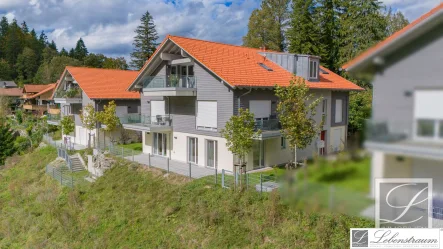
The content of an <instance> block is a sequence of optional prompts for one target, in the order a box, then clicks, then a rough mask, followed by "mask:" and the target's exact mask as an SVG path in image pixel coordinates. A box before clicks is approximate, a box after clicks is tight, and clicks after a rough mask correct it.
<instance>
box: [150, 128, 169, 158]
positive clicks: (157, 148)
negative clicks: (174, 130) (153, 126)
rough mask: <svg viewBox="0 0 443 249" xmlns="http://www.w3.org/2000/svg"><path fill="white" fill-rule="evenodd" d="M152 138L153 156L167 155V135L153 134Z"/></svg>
mask: <svg viewBox="0 0 443 249" xmlns="http://www.w3.org/2000/svg"><path fill="white" fill-rule="evenodd" d="M153 136H154V148H153V154H154V155H159V156H166V155H167V148H168V147H167V135H166V134H165V133H156V132H154V133H153Z"/></svg>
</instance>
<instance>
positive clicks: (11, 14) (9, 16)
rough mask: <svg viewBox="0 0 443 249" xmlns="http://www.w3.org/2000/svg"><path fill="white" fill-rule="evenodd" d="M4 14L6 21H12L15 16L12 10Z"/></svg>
mask: <svg viewBox="0 0 443 249" xmlns="http://www.w3.org/2000/svg"><path fill="white" fill-rule="evenodd" d="M5 16H6V18H7V19H8V22H12V20H14V18H15V15H14V12H8V13H6V15H5Z"/></svg>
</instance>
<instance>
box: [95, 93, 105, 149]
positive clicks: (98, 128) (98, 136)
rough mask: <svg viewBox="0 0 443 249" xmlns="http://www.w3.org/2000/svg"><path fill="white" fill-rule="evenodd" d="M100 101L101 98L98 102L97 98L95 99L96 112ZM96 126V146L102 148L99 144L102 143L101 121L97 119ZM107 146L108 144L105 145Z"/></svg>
mask: <svg viewBox="0 0 443 249" xmlns="http://www.w3.org/2000/svg"><path fill="white" fill-rule="evenodd" d="M100 102H102V100H101V99H100V100H98V102H97V100H95V101H94V103H95V112H96V113H97V111H98V103H100ZM95 128H96V131H95V133H96V134H97V143H96V145H95V147H96V148H97V147H98V149H99V150H100V145H99V143H100V125H99V122H98V121H96V124H95ZM105 145H106V144H105ZM105 147H106V146H105Z"/></svg>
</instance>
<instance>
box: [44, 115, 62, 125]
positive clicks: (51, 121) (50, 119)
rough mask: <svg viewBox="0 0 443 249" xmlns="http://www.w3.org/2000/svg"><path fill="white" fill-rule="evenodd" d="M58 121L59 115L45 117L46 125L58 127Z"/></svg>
mask: <svg viewBox="0 0 443 249" xmlns="http://www.w3.org/2000/svg"><path fill="white" fill-rule="evenodd" d="M60 119H61V115H60V114H48V115H46V120H47V122H48V124H51V125H60Z"/></svg>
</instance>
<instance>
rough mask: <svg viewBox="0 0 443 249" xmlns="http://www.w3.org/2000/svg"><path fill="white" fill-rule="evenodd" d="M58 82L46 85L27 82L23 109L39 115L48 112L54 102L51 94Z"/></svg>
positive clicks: (23, 97)
mask: <svg viewBox="0 0 443 249" xmlns="http://www.w3.org/2000/svg"><path fill="white" fill-rule="evenodd" d="M55 87H56V83H53V84H46V85H31V84H29V85H28V84H25V85H24V87H23V96H22V99H23V101H24V102H23V109H24V110H25V111H29V112H33V113H36V114H39V115H43V114H46V113H47V112H48V108H49V106H50V105H51V104H52V99H51V96H52V94H53V92H54V89H55Z"/></svg>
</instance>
